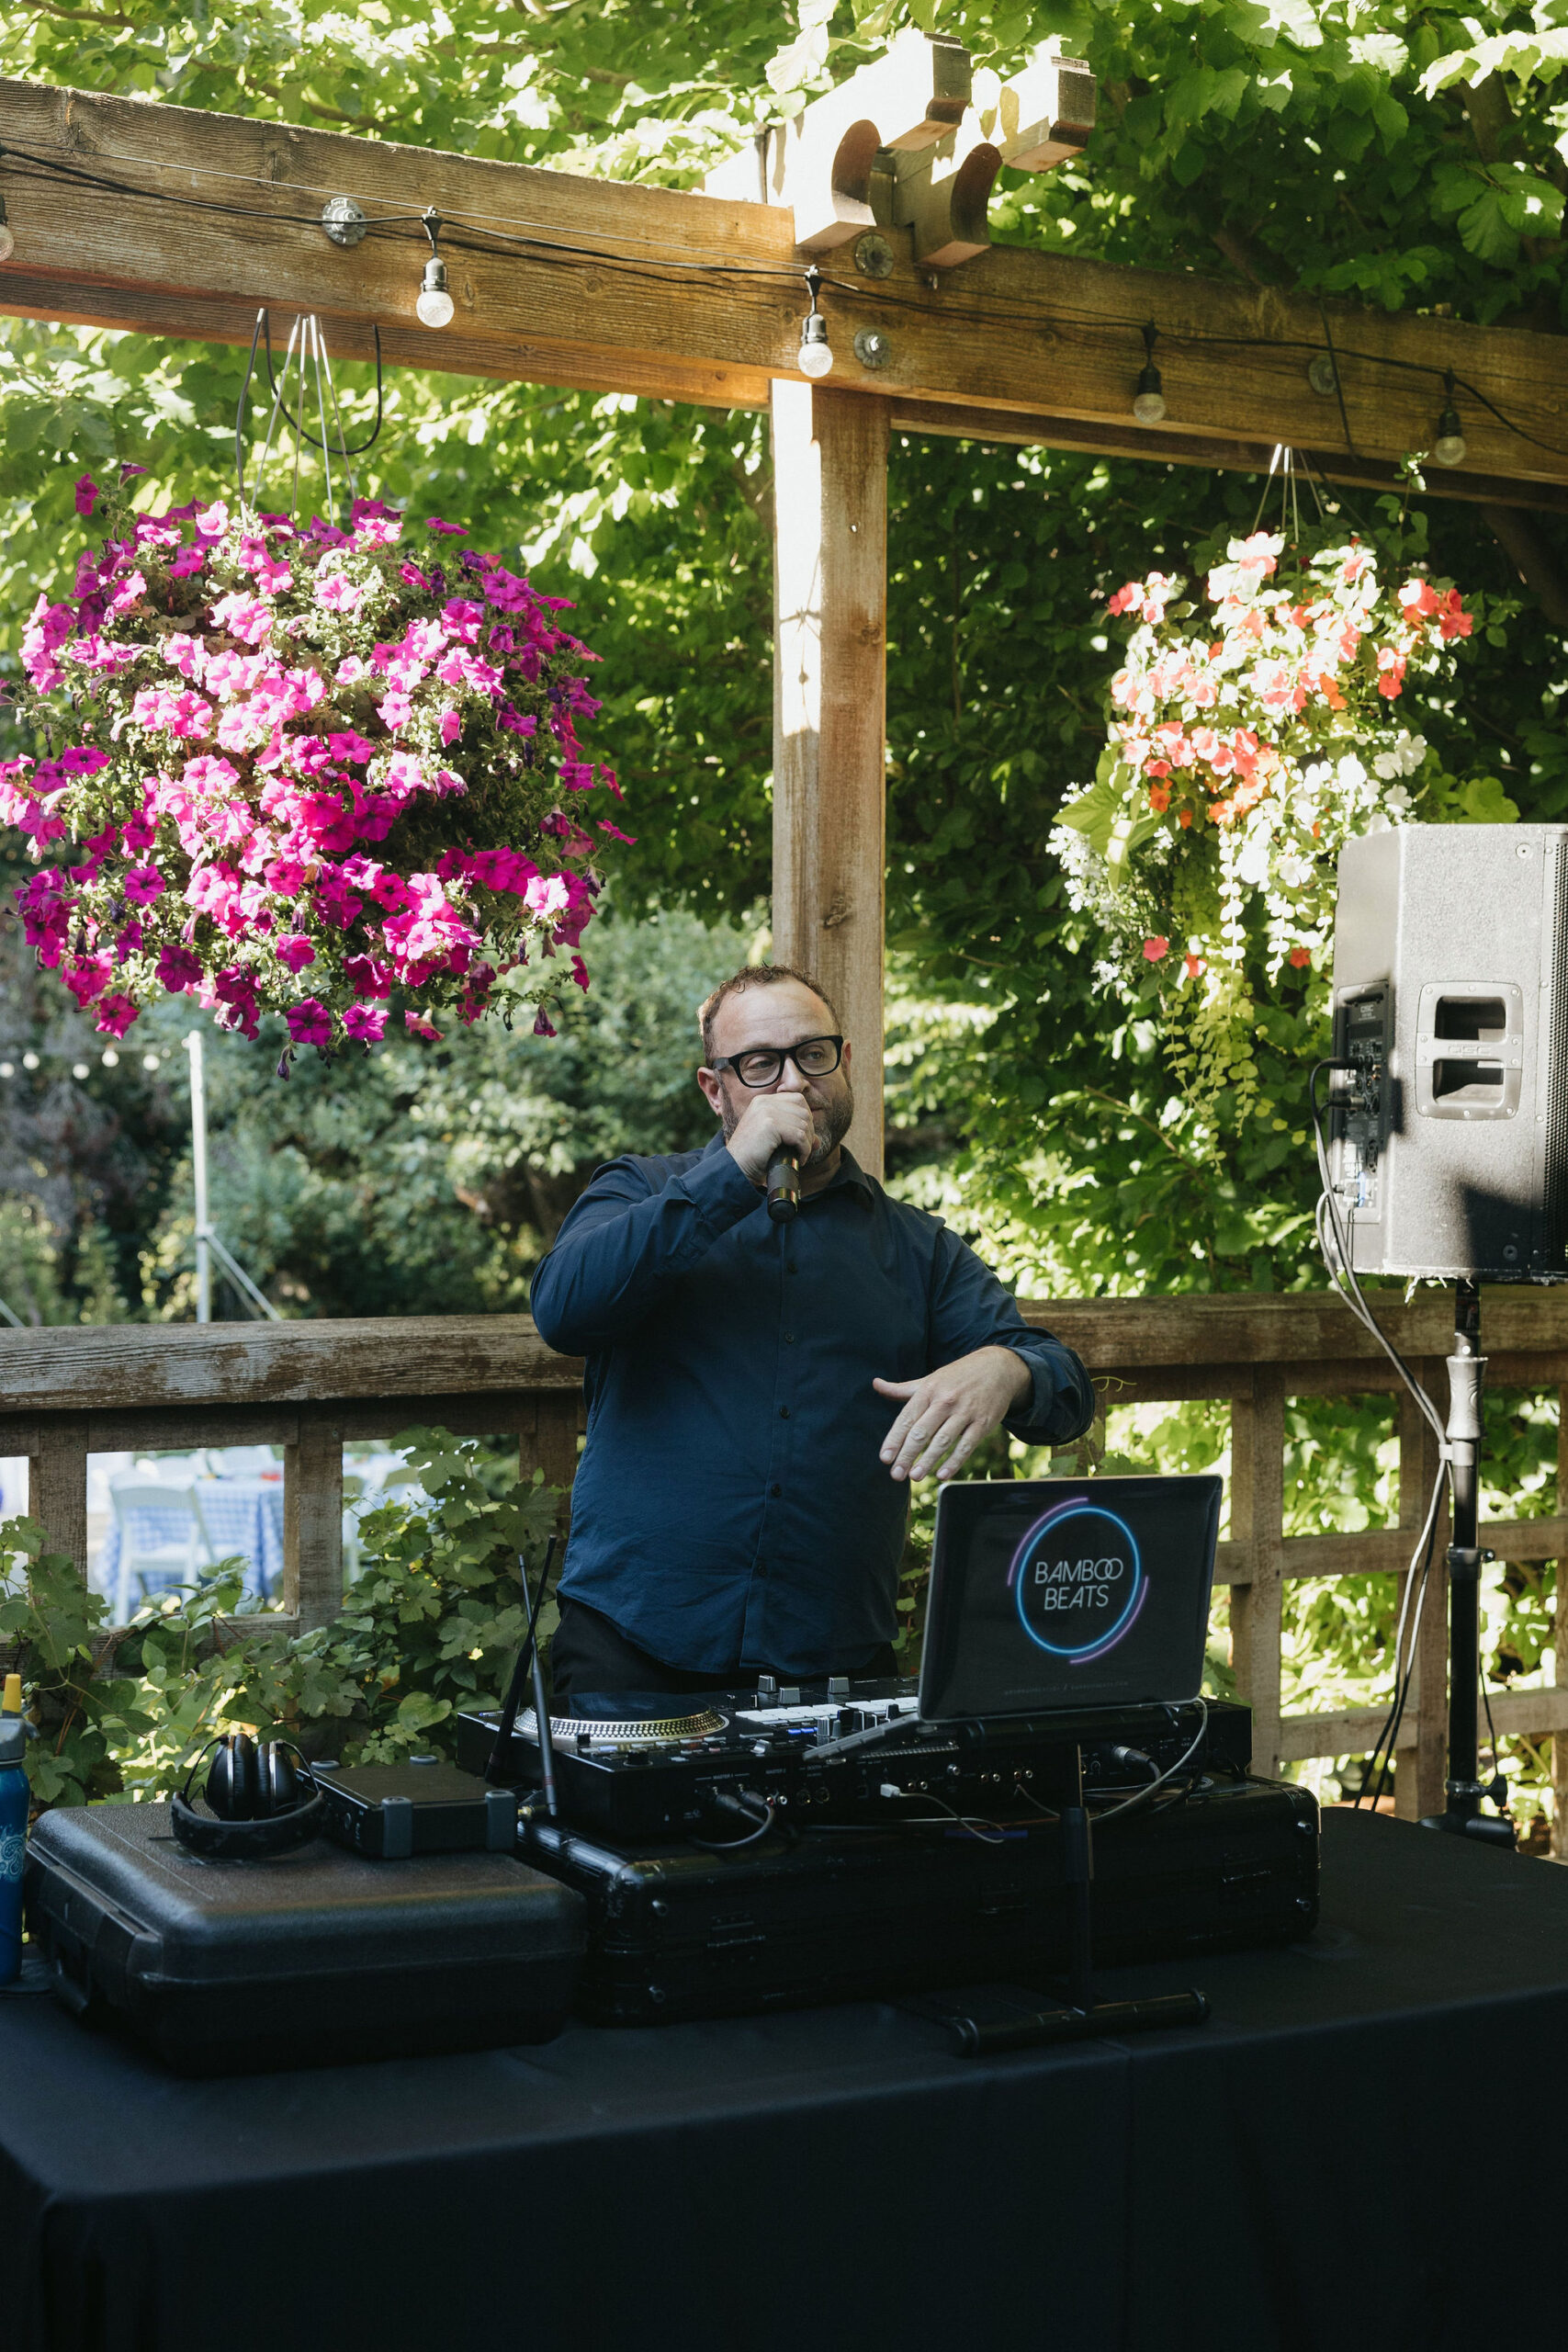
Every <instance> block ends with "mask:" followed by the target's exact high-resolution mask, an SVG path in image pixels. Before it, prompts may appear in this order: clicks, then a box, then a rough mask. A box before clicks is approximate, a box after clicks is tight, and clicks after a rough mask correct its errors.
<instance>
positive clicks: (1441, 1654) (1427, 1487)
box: [1393, 1359, 1449, 1821]
mask: <svg viewBox="0 0 1568 2352" xmlns="http://www.w3.org/2000/svg"><path fill="white" fill-rule="evenodd" d="M1415 1369H1416V1378H1417V1380H1419V1381H1420V1383H1421V1385H1422V1386H1423V1387H1424V1388H1425V1389H1426V1391H1427V1395H1428V1396H1429V1397H1440V1396H1441V1395H1442V1393H1443V1376H1444V1375H1443V1366H1442V1363H1440V1362H1439V1361H1438V1360H1436V1359H1428V1360H1427V1361H1425V1362H1423V1363H1418V1364H1417V1365H1416V1368H1415ZM1437 1475H1438V1440H1437V1435H1436V1432H1435V1431H1434V1430H1433V1429H1432V1427H1431V1424H1430V1423H1429V1422H1428V1421H1427V1417H1426V1415H1425V1414H1424V1413H1423V1412H1422V1411H1421V1408H1420V1407H1419V1406H1418V1405H1417V1404H1416V1400H1415V1398H1414V1397H1410V1396H1407V1395H1404V1393H1403V1392H1402V1394H1401V1398H1400V1407H1399V1525H1400V1530H1401V1532H1402V1533H1404V1534H1407V1535H1408V1536H1409V1539H1410V1541H1411V1543H1412V1544H1414V1543H1415V1541H1416V1536H1417V1535H1418V1534H1419V1533H1420V1532H1421V1528H1422V1526H1423V1524H1424V1522H1425V1521H1426V1517H1427V1503H1428V1502H1429V1500H1430V1499H1431V1494H1432V1482H1433V1480H1434V1479H1435V1478H1436V1476H1437ZM1448 1540H1449V1530H1448V1503H1447V1500H1446V1499H1445V1500H1444V1501H1443V1502H1442V1503H1441V1504H1439V1506H1438V1521H1437V1525H1436V1526H1435V1527H1434V1528H1433V1530H1432V1565H1431V1567H1430V1569H1429V1570H1428V1572H1427V1597H1426V1600H1425V1601H1424V1602H1423V1604H1422V1609H1421V1626H1420V1631H1419V1633H1418V1634H1417V1635H1416V1657H1415V1674H1414V1678H1413V1681H1412V1686H1411V1691H1410V1697H1409V1699H1408V1700H1407V1702H1405V1709H1404V1723H1403V1724H1402V1725H1401V1726H1400V1736H1399V1742H1398V1746H1397V1748H1396V1750H1395V1766H1396V1770H1395V1773H1394V1791H1393V1809H1394V1812H1395V1813H1396V1814H1397V1815H1399V1818H1400V1819H1401V1820H1402V1821H1419V1820H1421V1819H1422V1817H1423V1816H1424V1815H1427V1814H1430V1813H1441V1811H1442V1809H1443V1804H1444V1793H1443V1781H1444V1779H1445V1777H1446V1774H1447V1768H1448V1740H1449V1720H1448V1705H1449V1674H1448V1657H1449V1645H1448V1617H1449V1608H1448V1601H1449V1577H1448V1568H1447V1566H1446V1565H1445V1555H1446V1553H1447V1549H1448ZM1405 1581H1406V1578H1405V1577H1403V1576H1402V1577H1401V1578H1400V1580H1399V1597H1400V1600H1401V1602H1403V1600H1404V1586H1405ZM1411 1606H1412V1608H1414V1606H1415V1600H1414V1597H1412V1600H1411ZM1408 1639H1409V1636H1408V1633H1407V1634H1406V1641H1407V1642H1408Z"/></svg>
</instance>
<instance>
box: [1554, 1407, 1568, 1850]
mask: <svg viewBox="0 0 1568 2352" xmlns="http://www.w3.org/2000/svg"><path fill="white" fill-rule="evenodd" d="M1557 1508H1558V1510H1559V1512H1560V1513H1561V1512H1568V1388H1560V1389H1559V1390H1558V1392H1557ZM1565 1596H1568V1559H1562V1558H1560V1559H1559V1560H1558V1562H1557V1598H1556V1600H1555V1601H1554V1602H1553V1604H1552V1607H1553V1611H1554V1612H1555V1615H1556V1620H1557V1624H1556V1633H1555V1634H1554V1637H1553V1649H1554V1652H1555V1657H1556V1676H1557V1687H1558V1689H1559V1690H1560V1691H1562V1690H1568V1608H1565V1607H1564V1606H1563V1601H1564V1598H1565ZM1551 1854H1552V1860H1554V1861H1559V1862H1561V1861H1568V1732H1561V1731H1560V1732H1554V1733H1553V1734H1552V1738H1551Z"/></svg>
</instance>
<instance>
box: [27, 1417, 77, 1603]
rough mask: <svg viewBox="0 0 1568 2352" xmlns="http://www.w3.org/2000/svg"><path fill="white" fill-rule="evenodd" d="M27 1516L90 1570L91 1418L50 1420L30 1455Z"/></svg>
mask: <svg viewBox="0 0 1568 2352" xmlns="http://www.w3.org/2000/svg"><path fill="white" fill-rule="evenodd" d="M28 1518H29V1519H36V1520H39V1521H41V1522H42V1524H43V1525H44V1527H45V1528H46V1529H47V1530H48V1532H49V1543H50V1549H51V1551H53V1552H67V1553H69V1554H70V1555H71V1557H72V1559H73V1560H74V1561H75V1563H76V1566H77V1569H78V1571H79V1573H80V1574H81V1575H82V1577H85V1576H86V1573H87V1423H86V1418H85V1415H84V1416H83V1417H82V1418H81V1419H73V1420H62V1421H59V1422H56V1423H54V1424H53V1425H52V1426H51V1425H50V1424H48V1423H46V1424H45V1425H44V1426H43V1427H42V1428H41V1429H40V1430H39V1432H38V1452H37V1453H29V1454H28Z"/></svg>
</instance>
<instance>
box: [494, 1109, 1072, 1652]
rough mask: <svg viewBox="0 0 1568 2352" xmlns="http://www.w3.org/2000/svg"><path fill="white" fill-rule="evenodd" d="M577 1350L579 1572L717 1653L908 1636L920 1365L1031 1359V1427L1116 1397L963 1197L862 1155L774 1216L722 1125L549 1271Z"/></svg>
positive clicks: (646, 1171) (1066, 1426)
mask: <svg viewBox="0 0 1568 2352" xmlns="http://www.w3.org/2000/svg"><path fill="white" fill-rule="evenodd" d="M533 1311H534V1319H535V1321H536V1324H537V1326H538V1328H539V1330H540V1332H541V1334H542V1335H543V1337H544V1338H545V1339H546V1340H547V1341H548V1343H549V1344H550V1346H551V1347H553V1348H559V1349H560V1350H562V1351H563V1352H566V1353H569V1354H573V1355H583V1356H586V1357H587V1359H588V1364H587V1374H586V1379H585V1382H584V1386H585V1388H586V1391H587V1396H588V1442H587V1445H586V1448H585V1450H584V1452H583V1455H582V1460H581V1466H580V1468H579V1470H578V1473H577V1483H576V1486H575V1487H574V1489H573V1493H572V1524H571V1539H570V1544H569V1545H568V1549H567V1556H566V1567H565V1572H564V1574H563V1575H562V1577H561V1580H560V1589H561V1591H562V1592H563V1593H564V1594H566V1595H567V1596H568V1597H569V1598H570V1599H572V1600H581V1601H584V1602H586V1603H587V1604H588V1606H589V1607H590V1608H592V1609H597V1610H598V1611H601V1613H602V1614H603V1615H604V1616H605V1617H608V1618H609V1619H610V1620H611V1622H612V1623H614V1624H615V1625H617V1626H618V1627H619V1628H620V1630H621V1632H622V1633H623V1634H626V1637H627V1638H628V1639H629V1640H631V1641H633V1642H635V1643H636V1644H637V1646H638V1648H640V1649H644V1650H647V1651H648V1652H649V1654H650V1655H651V1656H652V1657H657V1658H660V1659H661V1660H663V1662H664V1663H665V1664H667V1665H669V1666H673V1667H683V1668H690V1669H691V1670H693V1671H694V1672H700V1673H707V1672H710V1671H719V1670H721V1669H724V1668H729V1667H733V1666H737V1665H739V1666H741V1667H745V1668H784V1670H785V1671H786V1672H787V1673H789V1674H792V1675H802V1676H806V1675H812V1674H818V1675H819V1674H826V1673H837V1672H840V1671H841V1670H842V1669H843V1668H846V1667H851V1666H855V1665H858V1664H860V1663H861V1662H862V1661H863V1659H865V1658H867V1657H870V1655H871V1654H872V1652H873V1651H874V1649H876V1648H877V1646H878V1645H879V1644H881V1643H883V1642H886V1641H891V1640H892V1638H893V1636H894V1634H895V1631H896V1628H897V1616H896V1614H895V1611H894V1600H895V1596H896V1590H897V1574H898V1562H899V1558H900V1555H901V1553H902V1550H903V1544H904V1530H905V1522H906V1520H907V1517H908V1498H909V1489H908V1485H907V1484H905V1483H903V1482H901V1481H895V1480H894V1479H893V1477H892V1476H890V1475H889V1471H888V1467H887V1465H886V1464H885V1463H884V1462H883V1461H882V1460H881V1459H880V1449H881V1446H882V1442H883V1441H884V1439H885V1438H886V1435H887V1431H888V1430H889V1428H890V1427H891V1425H892V1423H893V1420H894V1419H895V1418H896V1416H897V1412H898V1409H899V1408H898V1406H897V1404H896V1403H895V1402H894V1401H892V1400H891V1399H889V1398H886V1397H879V1396H878V1395H877V1394H876V1392H875V1390H874V1388H873V1387H872V1385H871V1384H872V1381H873V1379H874V1378H876V1377H880V1378H882V1379H885V1380H916V1379H919V1377H920V1376H921V1375H922V1374H925V1373H928V1372H932V1371H935V1370H936V1369H937V1367H938V1366H939V1365H941V1364H944V1363H952V1362H953V1359H954V1357H957V1356H963V1355H967V1354H969V1353H970V1351H972V1350H973V1349H976V1348H983V1347H995V1346H1001V1347H1006V1348H1011V1349H1013V1350H1014V1351H1016V1353H1017V1354H1019V1355H1020V1356H1021V1357H1022V1358H1023V1360H1024V1362H1025V1363H1027V1365H1028V1366H1029V1369H1030V1371H1031V1373H1032V1375H1033V1387H1032V1394H1031V1395H1030V1396H1028V1397H1026V1398H1025V1399H1024V1401H1023V1403H1022V1404H1021V1406H1020V1408H1019V1409H1018V1411H1017V1412H1016V1413H1014V1414H1013V1415H1012V1416H1011V1417H1010V1419H1009V1421H1008V1427H1009V1429H1010V1430H1012V1431H1013V1433H1014V1435H1015V1436H1018V1437H1021V1438H1027V1439H1031V1440H1032V1441H1033V1442H1036V1443H1040V1442H1044V1441H1046V1440H1052V1441H1057V1442H1066V1441H1067V1440H1070V1439H1072V1438H1074V1437H1077V1435H1078V1434H1079V1432H1080V1431H1081V1430H1085V1429H1087V1428H1088V1426H1089V1421H1090V1419H1092V1417H1093V1412H1094V1399H1093V1396H1092V1393H1091V1391H1090V1388H1089V1376H1088V1374H1086V1372H1085V1371H1084V1368H1083V1365H1082V1364H1081V1363H1079V1361H1078V1359H1077V1356H1076V1355H1074V1354H1073V1352H1072V1351H1071V1350H1070V1349H1068V1348H1066V1347H1064V1346H1062V1344H1061V1343H1060V1341H1059V1340H1053V1339H1052V1338H1051V1336H1050V1335H1049V1333H1048V1332H1044V1331H1038V1330H1034V1329H1031V1327H1030V1326H1029V1325H1028V1324H1027V1323H1026V1322H1025V1321H1024V1319H1023V1317H1022V1316H1021V1314H1020V1313H1019V1311H1018V1307H1017V1306H1016V1305H1015V1303H1014V1301H1013V1300H1012V1299H1011V1298H1010V1296H1009V1295H1008V1293H1007V1292H1006V1291H1005V1290H1004V1289H1003V1288H1002V1285H1001V1283H999V1282H998V1280H997V1277H996V1276H995V1274H993V1273H992V1272H990V1270H989V1268H988V1267H987V1266H986V1265H984V1264H983V1263H982V1261H980V1260H979V1259H978V1258H977V1257H976V1255H975V1252H974V1251H973V1250H971V1249H970V1248H969V1247H968V1246H967V1244H966V1243H964V1242H963V1241H961V1240H959V1238H957V1236H956V1235H955V1234H953V1233H950V1232H949V1231H948V1229H947V1227H945V1226H944V1225H943V1224H942V1220H941V1219H940V1217H934V1216H927V1215H926V1214H925V1212H924V1211H923V1210H920V1209H915V1208H909V1207H907V1206H906V1205H905V1204H903V1203H902V1202H899V1201H895V1200H890V1199H889V1198H888V1195H887V1194H886V1193H885V1192H884V1191H883V1189H882V1186H881V1185H880V1184H878V1183H876V1182H874V1180H873V1179H872V1178H871V1177H869V1176H867V1175H866V1173H865V1172H864V1170H863V1169H861V1168H859V1167H857V1165H856V1164H855V1162H854V1160H853V1159H851V1157H850V1155H849V1153H848V1152H844V1153H843V1154H842V1155H841V1159H840V1170H839V1173H838V1175H837V1176H836V1177H835V1178H834V1180H833V1182H831V1183H830V1184H829V1185H828V1186H826V1187H825V1188H824V1189H823V1190H822V1191H821V1192H819V1193H809V1194H807V1196H806V1197H805V1198H804V1199H803V1201H802V1203H801V1207H800V1214H799V1216H797V1217H796V1218H795V1221H794V1223H793V1224H789V1225H774V1224H773V1222H772V1220H771V1219H770V1218H769V1216H768V1215H767V1211H766V1207H765V1204H764V1202H763V1198H762V1195H761V1193H760V1192H759V1191H758V1189H757V1187H756V1186H755V1185H754V1184H753V1183H752V1182H750V1179H749V1178H748V1177H747V1176H746V1175H745V1174H744V1172H743V1171H742V1170H741V1169H739V1167H738V1166H737V1165H736V1162H735V1161H734V1159H732V1158H731V1157H730V1155H729V1153H728V1151H727V1150H726V1149H725V1148H724V1144H723V1141H722V1139H721V1138H720V1137H719V1136H715V1137H714V1139H713V1141H712V1143H711V1144H709V1146H708V1148H707V1149H706V1150H705V1151H692V1152H683V1153H681V1154H680V1155H678V1156H677V1157H675V1158H672V1159H615V1160H612V1161H611V1162H610V1163H609V1165H608V1166H607V1167H604V1168H601V1169H600V1170H598V1171H597V1172H596V1174H595V1175H594V1178H593V1181H592V1183H591V1184H590V1185H589V1187H588V1190H587V1191H586V1192H585V1193H583V1194H582V1196H581V1199H580V1200H579V1201H578V1203H577V1204H576V1205H575V1207H574V1208H573V1209H572V1211H571V1214H570V1216H568V1218H567V1219H566V1222H565V1224H564V1225H563V1226H562V1227H561V1229H560V1232H559V1235H558V1238H557V1240H556V1244H555V1247H554V1249H553V1250H551V1251H550V1253H549V1255H548V1257H547V1258H546V1259H545V1261H544V1262H543V1264H542V1265H541V1266H540V1267H539V1269H538V1272H536V1275H535V1277H534V1286H533Z"/></svg>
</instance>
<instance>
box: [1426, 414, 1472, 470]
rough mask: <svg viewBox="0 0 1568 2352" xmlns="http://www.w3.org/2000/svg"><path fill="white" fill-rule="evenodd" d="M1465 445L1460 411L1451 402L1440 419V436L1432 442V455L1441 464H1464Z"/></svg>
mask: <svg viewBox="0 0 1568 2352" xmlns="http://www.w3.org/2000/svg"><path fill="white" fill-rule="evenodd" d="M1465 446H1466V445H1465V438H1464V427H1463V426H1462V425H1461V423H1460V421H1459V411H1458V409H1457V408H1455V407H1454V406H1453V405H1452V403H1451V402H1450V405H1449V406H1448V407H1447V408H1446V409H1444V411H1443V413H1442V414H1441V416H1439V417H1438V437H1437V439H1436V440H1435V441H1434V442H1433V444H1432V455H1433V457H1434V458H1436V459H1437V461H1438V465H1439V466H1462V465H1463V463H1464V453H1465Z"/></svg>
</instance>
